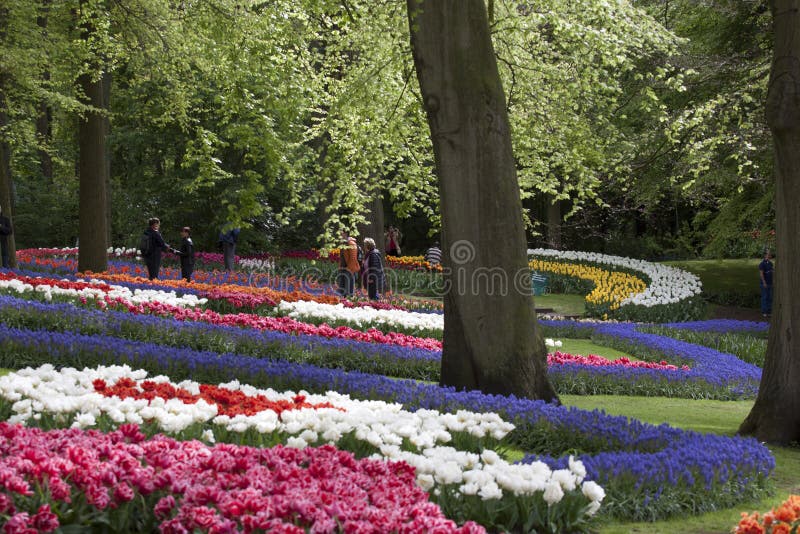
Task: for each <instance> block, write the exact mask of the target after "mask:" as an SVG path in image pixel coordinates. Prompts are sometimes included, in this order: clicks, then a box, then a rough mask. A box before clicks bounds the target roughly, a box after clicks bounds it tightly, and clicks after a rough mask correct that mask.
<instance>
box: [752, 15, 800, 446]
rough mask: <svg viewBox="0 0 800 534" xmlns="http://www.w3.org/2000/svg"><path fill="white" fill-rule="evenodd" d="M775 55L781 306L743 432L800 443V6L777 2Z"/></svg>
mask: <svg viewBox="0 0 800 534" xmlns="http://www.w3.org/2000/svg"><path fill="white" fill-rule="evenodd" d="M771 9H772V17H773V23H772V25H773V32H774V39H775V41H774V45H775V46H774V49H773V60H772V67H771V70H770V79H769V90H768V92H767V108H766V109H767V123H768V124H769V127H770V130H771V131H772V136H773V139H774V145H775V218H776V229H775V230H776V231H775V234H776V244H777V249H778V254H779V258H780V263H779V264H778V266H777V268H776V270H775V274H774V284H775V303H774V306H773V312H774V313H773V317H772V324H771V325H770V329H769V340H768V341H767V354H766V358H765V361H764V371H763V373H762V375H761V385H760V387H759V390H758V397H757V398H756V402H755V404H754V405H753V409H752V410H751V411H750V414H749V415H748V416H747V419H745V421H744V422H743V423H742V425H741V427H740V428H739V432H740V433H742V434H749V435H753V436H756V437H757V438H758V439H759V440H762V441H767V442H770V443H778V444H789V443H792V442H795V443H796V442H798V441H800V388H798V387H797V384H800V265H798V260H797V257H796V255H797V252H798V251H800V232H798V231H797V229H798V228H800V38H798V35H800V0H772V3H771Z"/></svg>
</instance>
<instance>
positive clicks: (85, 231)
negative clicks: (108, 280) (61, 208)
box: [78, 2, 108, 272]
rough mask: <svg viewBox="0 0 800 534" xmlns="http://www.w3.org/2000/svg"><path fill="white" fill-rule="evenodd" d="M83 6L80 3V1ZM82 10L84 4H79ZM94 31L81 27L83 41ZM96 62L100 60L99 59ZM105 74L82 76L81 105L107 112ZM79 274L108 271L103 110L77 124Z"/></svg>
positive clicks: (82, 118) (93, 112) (85, 74)
mask: <svg viewBox="0 0 800 534" xmlns="http://www.w3.org/2000/svg"><path fill="white" fill-rule="evenodd" d="M81 4H83V2H81ZM82 8H83V5H82ZM94 31H95V29H94V27H92V26H91V24H90V23H87V24H86V25H84V27H82V28H81V35H82V37H83V39H85V40H89V39H91V35H92V33H93V32H94ZM98 61H99V60H98ZM104 77H105V76H104V75H103V74H100V75H99V77H98V78H97V79H93V77H92V72H87V73H84V74H81V75H80V76H79V77H78V84H79V85H80V88H81V90H82V91H83V96H84V103H85V104H87V105H90V106H92V107H94V108H96V109H98V110H106V109H107V108H106V107H105V106H106V102H107V98H106V95H105V87H106V85H105V80H104ZM78 151H79V153H78V160H79V163H78V175H79V177H80V192H79V200H78V239H79V250H78V271H81V272H84V271H93V272H102V271H105V270H106V269H107V268H108V254H107V249H108V217H107V213H108V212H107V203H108V194H107V192H106V184H107V183H108V180H107V177H106V174H107V172H108V167H107V164H106V159H107V157H108V152H107V150H106V120H105V117H104V113H102V111H97V112H96V111H87V112H86V113H85V115H84V116H83V117H81V119H80V122H79V125H78Z"/></svg>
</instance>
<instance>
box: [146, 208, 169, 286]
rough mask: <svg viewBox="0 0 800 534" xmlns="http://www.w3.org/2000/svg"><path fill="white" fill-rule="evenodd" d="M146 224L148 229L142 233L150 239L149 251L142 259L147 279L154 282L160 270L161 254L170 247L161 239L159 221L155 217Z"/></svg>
mask: <svg viewBox="0 0 800 534" xmlns="http://www.w3.org/2000/svg"><path fill="white" fill-rule="evenodd" d="M147 224H148V227H147V230H145V231H144V233H145V235H147V236H148V237H149V238H150V250H149V251H148V254H146V255H145V254H143V257H144V262H145V264H146V265H147V277H148V278H149V279H150V280H155V279H156V278H158V271H160V270H161V253H162V252H167V251H169V249H170V246H169V245H167V243H166V241H164V238H163V237H161V232H159V228H161V221H160V220H159V219H158V218H157V217H153V218H151V219H149V220H148V221H147Z"/></svg>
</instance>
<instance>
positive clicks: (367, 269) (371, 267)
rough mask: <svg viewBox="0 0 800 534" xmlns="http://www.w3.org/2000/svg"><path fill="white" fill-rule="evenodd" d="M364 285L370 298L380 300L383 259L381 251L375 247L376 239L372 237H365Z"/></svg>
mask: <svg viewBox="0 0 800 534" xmlns="http://www.w3.org/2000/svg"><path fill="white" fill-rule="evenodd" d="M364 250H365V252H366V257H365V258H364V268H363V271H364V279H365V281H364V285H366V286H367V294H368V295H369V298H370V300H378V298H379V296H378V293H379V292H380V291H383V261H382V260H381V253H380V252H379V251H378V249H376V248H375V240H374V239H372V238H371V237H368V238H366V239H364Z"/></svg>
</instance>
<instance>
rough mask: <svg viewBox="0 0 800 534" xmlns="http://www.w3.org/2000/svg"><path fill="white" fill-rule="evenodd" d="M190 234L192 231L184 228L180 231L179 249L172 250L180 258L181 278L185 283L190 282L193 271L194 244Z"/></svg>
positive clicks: (186, 227)
mask: <svg viewBox="0 0 800 534" xmlns="http://www.w3.org/2000/svg"><path fill="white" fill-rule="evenodd" d="M191 233H192V229H191V228H189V227H188V226H184V227H183V228H182V229H181V248H180V250H176V249H173V250H172V251H173V252H174V253H175V254H177V255H178V256H180V258H181V278H183V279H184V280H186V281H187V282H191V281H192V271H194V242H193V241H192V238H191Z"/></svg>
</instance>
